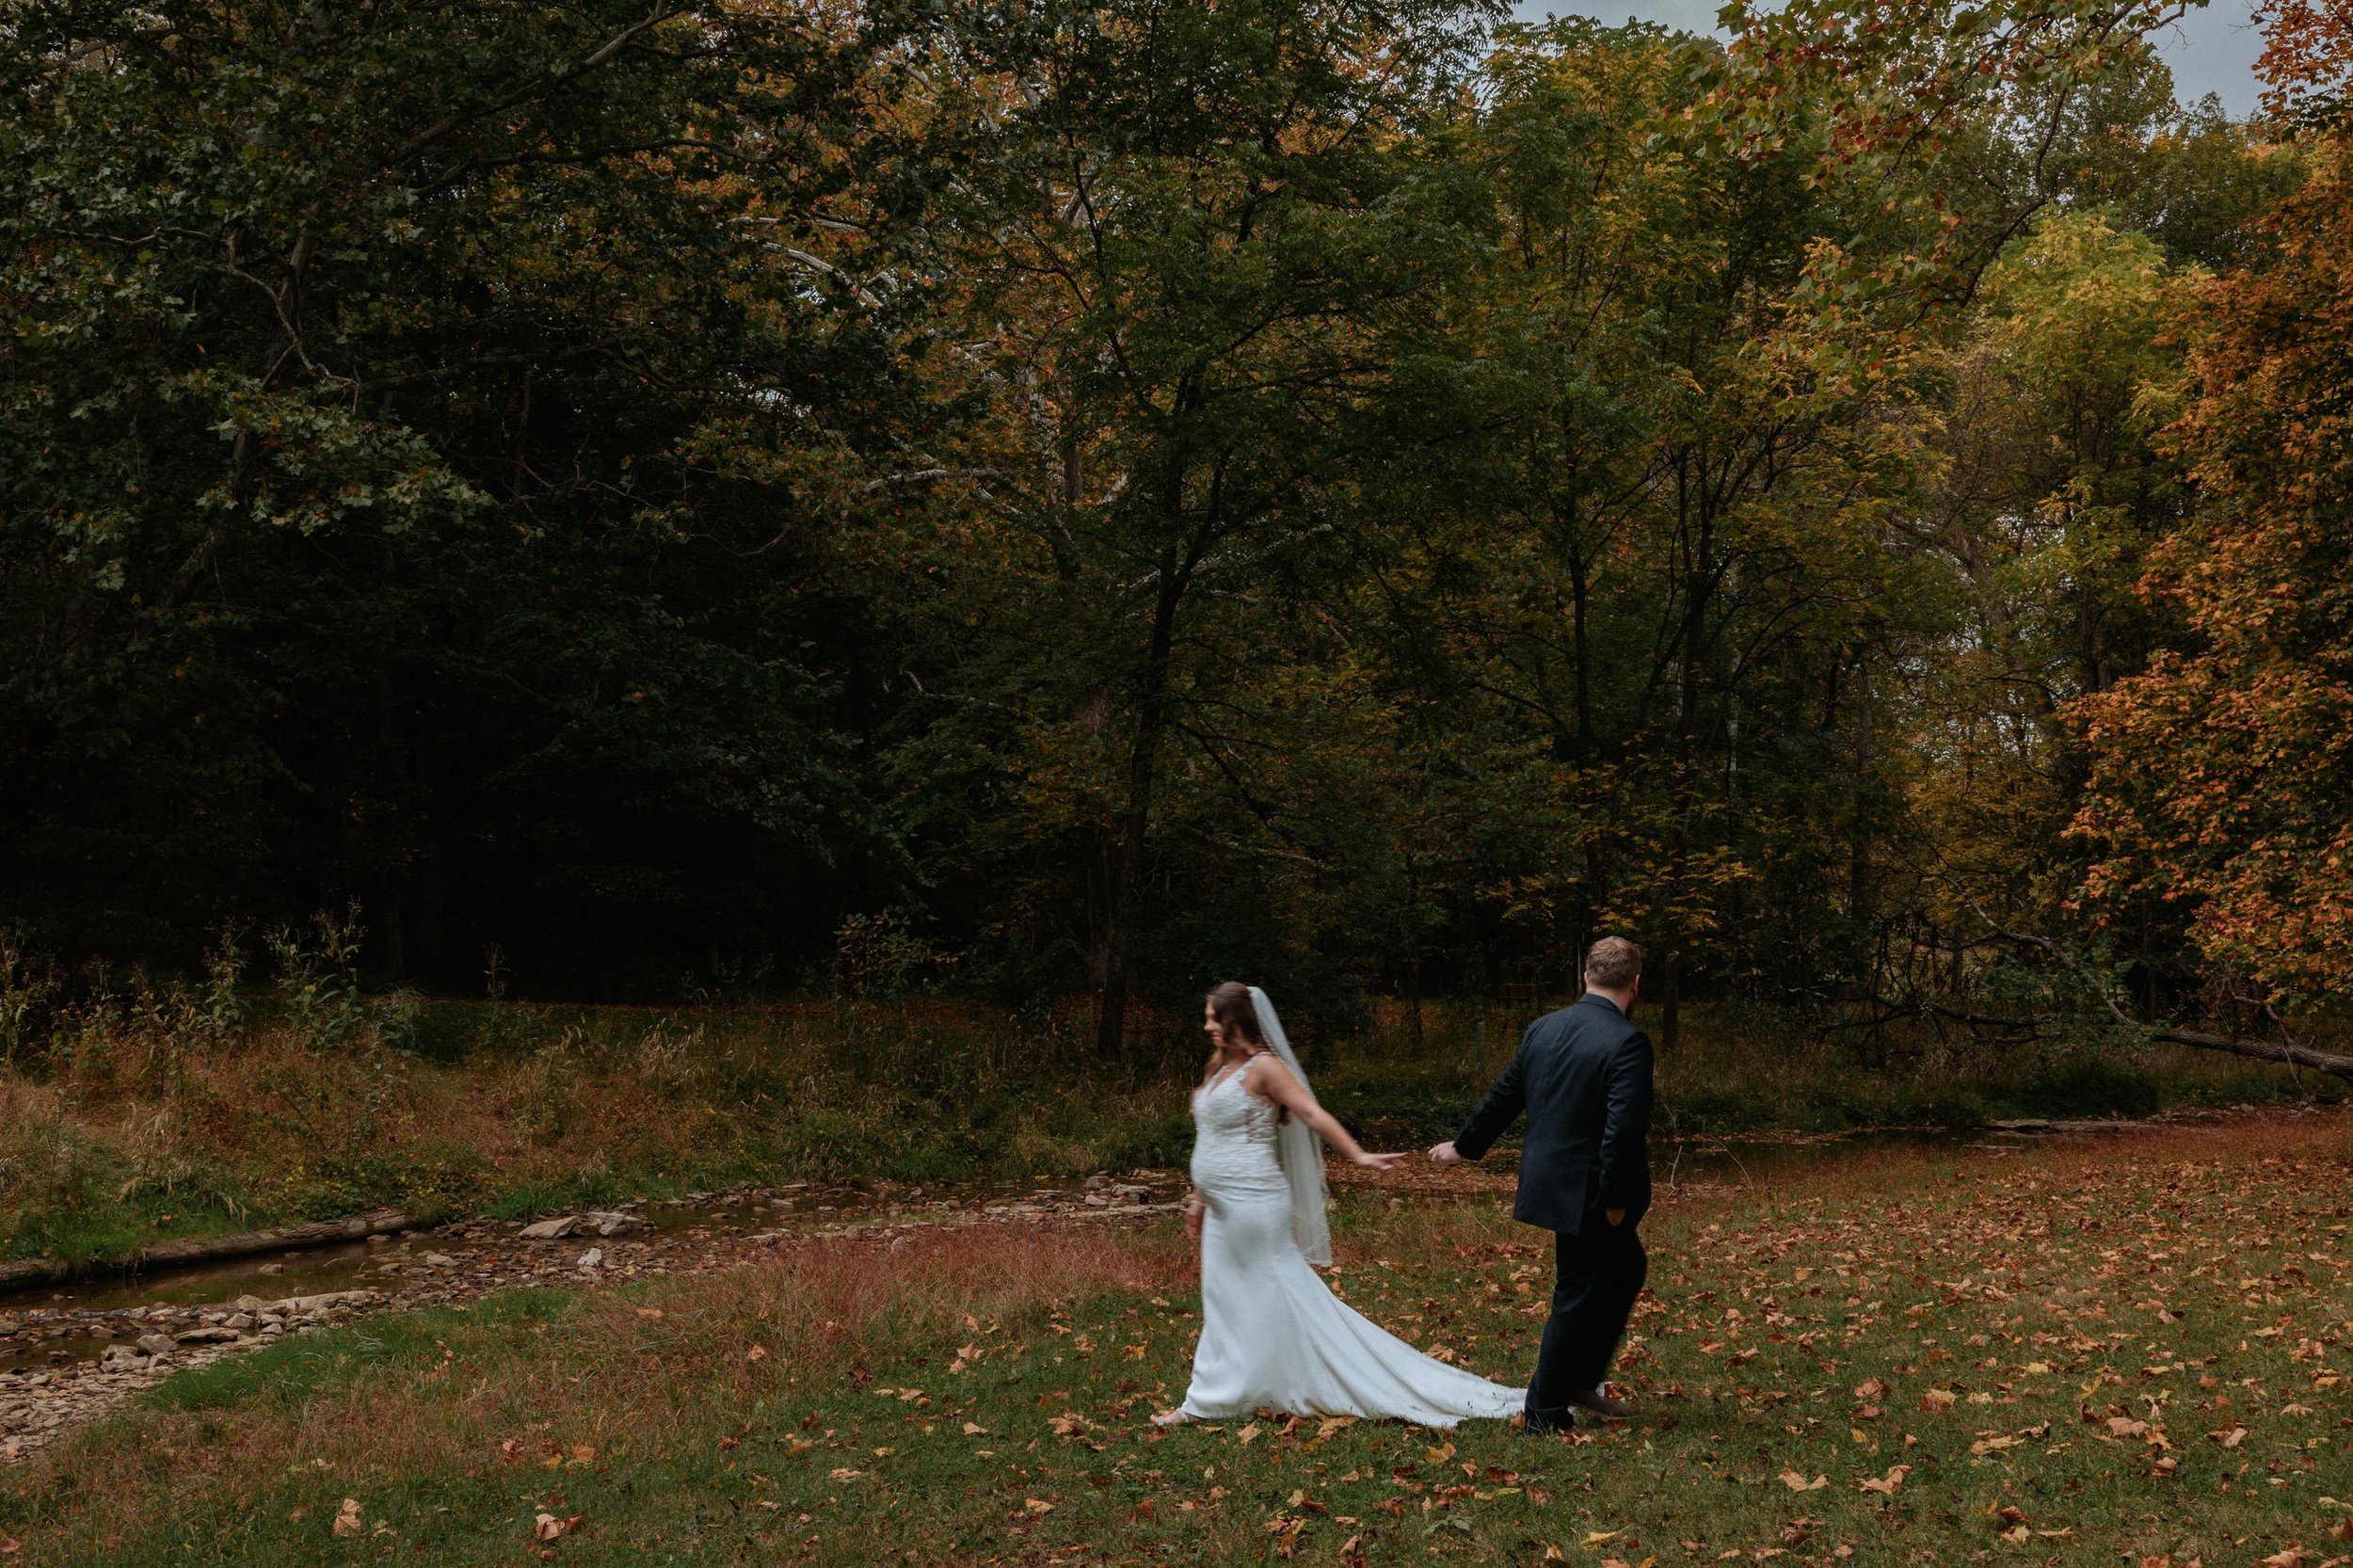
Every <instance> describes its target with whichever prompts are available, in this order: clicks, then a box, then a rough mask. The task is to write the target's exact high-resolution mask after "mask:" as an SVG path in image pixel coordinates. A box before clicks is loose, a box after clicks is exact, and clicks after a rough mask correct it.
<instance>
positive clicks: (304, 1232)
mask: <svg viewBox="0 0 2353 1568" xmlns="http://www.w3.org/2000/svg"><path fill="white" fill-rule="evenodd" d="M407 1229H408V1215H406V1214H403V1213H401V1212H400V1211H399V1210H397V1209H391V1208H380V1209H377V1210H376V1211H375V1212H374V1213H371V1214H354V1215H352V1216H351V1217H350V1218H349V1219H344V1220H318V1221H313V1222H312V1224H301V1225H285V1226H282V1227H280V1229H277V1230H247V1231H239V1232H238V1233H237V1234H236V1235H234V1236H200V1237H197V1238H194V1239H193V1240H186V1241H158V1242H156V1243H155V1244H154V1245H153V1246H152V1247H141V1248H140V1249H139V1250H138V1251H137V1252H136V1253H134V1254H133V1255H132V1256H131V1257H130V1258H129V1259H128V1260H127V1261H123V1262H119V1263H93V1264H88V1265H85V1266H83V1267H81V1268H75V1267H74V1266H73V1265H72V1264H70V1263H68V1262H66V1261H65V1260H64V1259H63V1258H57V1257H27V1258H21V1259H19V1260H17V1261H16V1262H13V1263H0V1287H6V1286H11V1285H36V1284H42V1283H46V1282H48V1281H52V1280H61V1279H71V1278H72V1277H73V1276H74V1275H76V1274H93V1273H112V1272H136V1271H138V1270H141V1269H179V1268H185V1267H186V1266H187V1265H189V1264H191V1263H212V1262H216V1261H218V1260H220V1259H223V1258H231V1257H250V1256H253V1255H254V1254H256V1253H265V1252H292V1251H296V1250H297V1249H299V1248H303V1247H324V1246H328V1245H331V1244H333V1243H334V1242H337V1241H358V1240H364V1239H366V1238H368V1237H370V1236H390V1235H392V1233H393V1232H395V1231H403V1230H407Z"/></svg>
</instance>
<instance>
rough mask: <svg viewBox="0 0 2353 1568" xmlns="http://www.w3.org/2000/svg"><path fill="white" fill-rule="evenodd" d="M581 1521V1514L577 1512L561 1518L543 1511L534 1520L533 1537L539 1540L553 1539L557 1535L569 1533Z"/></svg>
mask: <svg viewBox="0 0 2353 1568" xmlns="http://www.w3.org/2000/svg"><path fill="white" fill-rule="evenodd" d="M579 1523H580V1515H579V1514H577V1513H575V1514H573V1515H572V1516H571V1517H570V1518H568V1519H559V1518H557V1517H556V1516H555V1515H554V1514H552V1513H542V1514H540V1515H539V1516H538V1517H537V1518H536V1519H535V1520H533V1521H532V1525H531V1533H532V1537H533V1539H535V1540H538V1541H552V1540H554V1539H555V1538H556V1537H557V1536H560V1535H564V1534H567V1533H568V1532H569V1531H570V1530H571V1529H572V1528H573V1527H574V1526H576V1525H578V1524H579Z"/></svg>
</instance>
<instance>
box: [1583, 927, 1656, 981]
mask: <svg viewBox="0 0 2353 1568" xmlns="http://www.w3.org/2000/svg"><path fill="white" fill-rule="evenodd" d="M1641 977H1642V950H1641V948H1638V947H1636V946H1635V945H1634V944H1633V943H1632V942H1629V941H1627V940H1626V939H1625V937H1623V936H1604V937H1603V938H1602V939H1601V940H1600V941H1598V942H1595V943H1594V944H1593V946H1592V947H1590V948H1587V949H1586V950H1585V984H1586V985H1587V986H1588V987H1589V988H1593V989H1598V990H1604V991H1623V990H1625V988H1626V987H1627V986H1629V985H1631V984H1634V983H1635V982H1636V981H1637V980H1640V979H1641Z"/></svg>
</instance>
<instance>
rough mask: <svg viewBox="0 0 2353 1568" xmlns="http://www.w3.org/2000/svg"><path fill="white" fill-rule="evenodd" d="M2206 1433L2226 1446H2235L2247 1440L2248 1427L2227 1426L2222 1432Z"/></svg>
mask: <svg viewBox="0 0 2353 1568" xmlns="http://www.w3.org/2000/svg"><path fill="white" fill-rule="evenodd" d="M2206 1435H2207V1436H2208V1437H2211V1438H2213V1439H2214V1440H2215V1441H2216V1442H2217V1443H2219V1444H2221V1445H2222V1446H2223V1447H2224V1448H2237V1447H2238V1446H2239V1445H2240V1444H2241V1443H2244V1442H2246V1441H2247V1429H2246V1428H2245V1427H2238V1426H2233V1427H2225V1428H2223V1429H2222V1430H2221V1431H2220V1432H2208V1433H2206Z"/></svg>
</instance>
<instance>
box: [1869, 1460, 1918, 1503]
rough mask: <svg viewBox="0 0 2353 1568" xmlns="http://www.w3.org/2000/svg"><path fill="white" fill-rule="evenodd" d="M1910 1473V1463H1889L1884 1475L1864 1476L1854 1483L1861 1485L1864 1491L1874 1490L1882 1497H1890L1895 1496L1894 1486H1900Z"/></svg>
mask: <svg viewBox="0 0 2353 1568" xmlns="http://www.w3.org/2000/svg"><path fill="white" fill-rule="evenodd" d="M1910 1474H1912V1466H1911V1465H1909V1464H1891V1465H1889V1466H1888V1467H1887V1474H1886V1476H1885V1477H1883V1478H1874V1477H1871V1476H1865V1477H1864V1478H1863V1479H1862V1480H1859V1481H1856V1482H1855V1485H1857V1486H1859V1487H1861V1488H1862V1489H1863V1490H1864V1491H1865V1492H1876V1493H1878V1494H1879V1495H1880V1496H1882V1497H1891V1496H1895V1494H1896V1488H1897V1487H1899V1486H1901V1485H1902V1484H1903V1483H1904V1478H1905V1477H1906V1476H1908V1475H1910Z"/></svg>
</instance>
